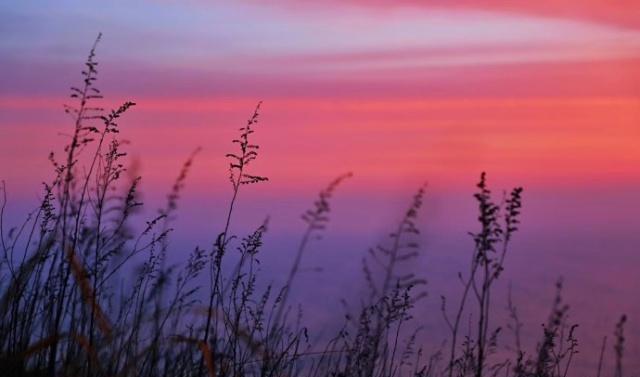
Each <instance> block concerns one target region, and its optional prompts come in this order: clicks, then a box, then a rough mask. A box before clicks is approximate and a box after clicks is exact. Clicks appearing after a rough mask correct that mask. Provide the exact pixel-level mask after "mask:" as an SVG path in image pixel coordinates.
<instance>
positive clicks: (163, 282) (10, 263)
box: [0, 37, 626, 377]
mask: <svg viewBox="0 0 640 377" xmlns="http://www.w3.org/2000/svg"><path fill="white" fill-rule="evenodd" d="M99 39H100V38H99V37H98V39H97V40H96V43H95V44H94V46H93V47H92V48H91V51H90V53H89V56H88V58H87V60H86V62H85V66H84V70H83V71H82V80H81V82H80V86H78V87H72V88H71V95H70V100H71V103H70V104H69V105H67V106H65V111H66V113H67V114H68V115H69V116H70V118H71V123H72V129H71V134H70V136H69V140H68V142H67V144H66V145H65V146H64V148H63V150H62V153H61V154H58V153H53V152H52V153H51V154H50V155H49V160H50V161H51V163H52V167H53V173H54V174H53V178H52V179H51V180H50V181H49V182H48V183H45V184H44V187H43V195H42V200H41V202H40V205H39V206H38V208H37V209H36V210H35V211H33V212H32V213H30V214H29V215H28V217H27V218H26V220H25V221H24V222H23V223H21V224H20V225H18V226H17V227H15V228H11V229H7V228H6V225H5V224H6V221H5V219H4V217H5V215H4V212H5V211H4V209H5V205H6V202H7V190H6V188H5V186H4V183H3V185H2V186H1V188H2V196H0V198H1V200H2V201H1V206H0V246H1V248H2V255H1V259H0V276H1V278H2V279H1V280H0V374H1V375H2V376H50V377H54V376H78V377H81V376H84V377H94V376H95V377H116V376H122V377H125V376H132V377H133V376H136V377H152V376H209V377H214V376H216V377H225V376H236V377H239V376H270V377H275V376H298V375H300V376H334V377H338V376H345V377H347V376H362V377H391V376H416V377H418V376H420V377H427V376H448V377H452V376H475V377H481V376H498V375H501V376H514V377H529V376H531V377H533V376H536V377H543V376H544V377H546V376H549V377H565V376H567V375H568V374H569V373H570V367H571V363H572V360H573V356H574V355H575V354H576V353H577V352H578V341H577V339H576V332H575V330H576V327H577V326H576V325H573V324H568V323H567V311H568V306H567V305H566V304H564V303H563V301H562V297H561V295H560V293H561V287H562V286H561V283H558V294H557V297H556V300H555V301H554V303H553V305H552V311H551V314H550V316H549V319H548V321H547V323H546V324H545V325H544V326H543V332H542V334H541V340H540V342H539V344H538V347H537V349H535V350H531V351H525V350H523V349H522V345H521V341H520V328H521V327H522V323H521V322H520V320H519V318H518V311H517V310H516V308H515V306H514V305H513V302H512V301H511V297H509V314H510V319H511V321H512V323H510V324H508V325H507V328H508V329H511V330H512V331H513V332H514V333H515V335H516V336H515V339H516V346H515V349H514V354H513V355H512V356H510V357H506V358H505V356H504V354H499V353H497V352H496V349H497V347H498V346H497V343H498V337H499V336H500V333H501V329H502V327H499V326H496V325H495V324H493V323H492V322H491V308H492V307H493V301H492V300H493V292H494V284H495V282H496V281H497V280H498V279H499V277H500V276H501V273H502V271H503V270H504V268H505V261H506V257H507V255H508V253H509V244H510V240H511V239H512V237H513V236H514V234H515V233H516V232H517V230H518V225H519V216H520V209H521V206H522V193H523V190H522V188H515V189H513V190H512V191H511V192H510V194H509V195H508V196H507V197H506V198H505V200H503V201H502V202H501V203H497V202H495V201H494V199H493V198H492V194H491V191H490V189H489V186H488V183H487V179H486V175H485V174H484V173H483V174H482V175H481V177H480V181H479V183H478V185H477V193H476V194H475V199H476V201H477V204H478V223H479V230H478V231H477V232H476V233H472V237H473V241H474V247H473V252H472V253H471V255H470V263H469V270H468V272H467V273H466V274H460V275H459V276H458V278H459V280H460V282H461V283H462V285H461V287H462V291H461V293H460V297H459V298H457V299H456V303H457V306H456V307H454V308H453V309H450V308H448V307H447V303H449V302H451V299H448V298H444V297H443V298H442V314H443V316H444V319H445V323H446V326H448V329H449V330H450V337H449V339H448V341H447V343H446V344H445V345H444V346H443V347H442V348H441V349H439V350H435V351H434V352H428V351H427V350H425V349H424V348H423V347H422V346H421V345H420V344H419V341H418V339H419V332H420V331H421V327H420V325H419V318H414V317H415V316H416V314H419V316H418V317H420V316H423V313H416V309H415V304H416V302H417V301H419V300H421V299H422V298H423V297H425V296H426V289H425V288H426V280H425V279H424V278H423V277H421V276H419V275H416V274H415V273H413V272H407V271H411V269H410V268H407V266H409V267H410V265H411V264H412V263H413V262H415V261H416V258H418V256H419V253H420V245H419V244H418V239H419V237H418V236H419V233H420V230H419V227H418V225H417V220H418V217H419V214H420V210H421V207H422V204H423V201H424V200H426V199H425V195H426V192H427V191H426V190H427V188H426V185H425V186H423V187H420V188H419V189H418V191H417V192H416V194H415V195H414V196H413V198H412V200H411V201H410V203H409V206H408V208H407V210H406V211H405V212H404V215H403V216H402V218H401V220H400V221H399V223H398V224H397V225H396V227H395V228H394V229H393V230H392V232H391V233H390V235H389V237H388V239H387V240H386V242H384V243H382V244H379V245H377V246H375V247H373V248H371V249H370V250H369V252H368V253H367V254H366V255H365V256H364V257H363V264H362V266H363V286H364V287H365V288H366V292H367V293H366V294H364V295H363V297H362V299H361V302H360V303H359V304H358V305H357V306H356V307H353V306H351V307H349V306H347V310H346V313H345V314H346V315H345V322H344V324H343V325H342V327H341V329H340V331H339V332H338V333H337V334H335V337H333V338H332V339H330V340H329V341H328V342H326V343H325V344H311V342H310V340H309V339H310V338H309V335H308V333H309V332H310V331H312V329H308V328H307V327H305V326H304V325H303V321H304V318H302V317H301V315H299V314H298V315H294V314H292V310H293V309H292V305H291V303H290V302H289V297H290V292H291V290H292V289H293V288H294V287H295V282H296V276H297V274H298V272H299V267H300V264H301V261H302V259H303V257H304V255H305V252H306V249H307V246H308V244H309V243H310V242H312V241H313V240H315V239H317V238H318V237H319V236H320V235H321V234H322V232H323V231H324V230H325V228H326V226H327V224H328V222H329V220H330V219H329V214H330V210H331V200H332V197H333V196H334V195H335V193H336V191H337V190H338V189H339V186H340V185H341V184H342V182H343V181H344V180H346V179H347V178H349V177H351V174H350V173H348V174H344V175H340V176H338V177H337V178H336V179H335V180H333V181H331V182H330V183H329V185H328V186H327V187H326V188H325V189H323V190H322V191H321V192H320V194H319V196H318V198H317V199H316V201H315V202H313V205H312V207H311V208H310V209H309V210H308V211H307V212H305V213H304V214H303V220H304V221H305V222H306V224H307V228H306V230H305V232H304V233H303V234H302V237H301V239H300V243H299V246H298V249H297V251H296V254H295V258H294V260H293V261H292V263H291V267H290V270H289V273H288V275H287V277H286V281H285V284H284V286H282V287H274V286H272V285H266V286H261V285H259V284H258V283H257V282H258V276H257V274H258V258H259V256H260V252H261V250H262V246H263V236H264V234H265V233H266V232H267V231H268V229H269V222H268V219H266V220H264V221H263V222H262V223H260V224H259V225H257V227H256V228H255V230H254V231H253V232H251V233H250V234H247V235H244V236H239V235H234V234H233V231H232V229H233V224H234V213H235V206H236V204H237V202H238V200H239V198H240V192H241V191H244V190H245V189H253V187H251V186H255V185H258V184H262V183H264V182H266V181H267V180H268V179H267V177H265V176H262V175H257V174H256V173H254V172H253V171H251V170H250V169H252V168H253V165H252V162H253V161H254V160H256V159H257V158H258V157H259V146H258V145H257V144H255V143H254V142H253V136H252V135H253V133H255V132H256V131H257V130H258V127H257V126H258V120H259V115H260V103H259V104H258V105H257V106H256V108H255V110H254V112H253V113H252V115H251V116H250V117H249V120H248V121H247V123H246V125H245V126H244V127H242V128H240V129H239V135H238V137H237V139H234V140H233V141H232V145H233V146H234V148H235V151H233V152H231V153H228V154H226V157H227V158H228V159H229V180H230V183H231V196H230V199H229V202H228V209H227V211H226V215H225V222H224V226H223V229H222V230H220V231H219V232H218V236H217V237H216V238H215V240H212V241H213V242H212V246H211V247H210V248H201V247H199V246H196V247H194V249H193V250H192V251H191V253H190V254H189V256H188V257H187V259H186V260H185V261H183V264H182V265H180V266H167V263H166V262H167V261H166V259H167V254H168V252H169V250H168V249H169V247H170V246H169V243H168V242H167V239H168V237H169V235H170V234H171V232H172V228H171V222H172V219H173V218H174V217H175V213H176V211H177V209H178V203H179V199H180V194H181V191H182V189H183V187H184V185H185V182H186V181H187V178H188V173H189V169H190V167H191V166H192V164H193V162H194V159H195V158H196V155H197V152H198V150H196V151H195V152H194V153H193V154H192V155H191V156H189V157H188V159H187V160H186V162H185V163H184V165H183V167H182V169H181V171H180V172H179V174H178V177H177V179H176V181H175V183H174V185H173V187H172V188H171V189H170V191H169V194H168V196H167V203H166V206H165V207H164V208H163V209H161V210H160V211H159V212H158V214H157V215H156V216H154V217H152V218H149V219H147V220H146V223H144V224H143V226H141V227H140V226H139V224H138V226H134V225H136V224H135V221H139V219H140V218H141V217H140V216H141V215H140V214H139V213H138V210H139V209H140V207H141V206H142V203H141V202H140V199H139V198H140V196H139V193H138V186H139V183H140V180H141V178H140V177H136V176H134V175H132V174H131V172H128V171H127V168H126V166H127V163H126V157H127V152H126V150H124V147H125V145H126V144H125V143H123V142H122V141H121V139H120V138H119V135H120V131H121V129H120V126H119V121H120V119H121V117H123V116H125V115H126V114H127V113H128V112H129V111H130V110H132V108H133V107H134V106H135V103H133V102H129V101H127V102H124V103H123V104H122V105H121V106H119V107H118V108H116V109H114V110H105V109H103V108H101V107H100V106H99V105H98V103H99V100H100V99H101V98H102V94H101V92H100V90H99V89H98V87H97V78H98V62H97V61H96V58H95V56H96V45H97V43H98V41H99ZM134 215H136V216H134ZM135 229H140V231H136V230H135ZM225 266H226V267H225ZM229 266H231V267H229ZM129 273H132V274H133V276H132V277H127V276H128V274H129ZM199 278H201V279H199ZM202 281H208V285H206V286H203V285H201V284H200V283H199V282H202ZM467 316H469V317H467ZM466 318H470V320H469V321H468V322H467V321H465V320H466ZM625 322H626V317H622V318H621V320H620V322H619V323H618V325H617V326H616V328H615V334H614V335H615V339H616V340H615V345H614V350H615V356H616V368H615V371H614V377H622V376H623V374H622V371H623V368H622V359H623V353H624V333H623V330H624V324H625ZM602 349H603V352H602V355H601V357H600V366H599V367H598V371H597V375H598V376H600V375H601V365H602V358H603V355H604V349H605V342H603V348H602ZM594 374H595V373H594Z"/></svg>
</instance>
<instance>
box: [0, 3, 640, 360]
mask: <svg viewBox="0 0 640 377" xmlns="http://www.w3.org/2000/svg"><path fill="white" fill-rule="evenodd" d="M317 3H318V2H310V1H293V0H289V1H272V2H263V1H233V2H232V1H229V2H226V1H225V2H223V1H204V0H202V1H155V2H154V1H111V2H108V3H107V2H95V1H66V0H65V1H56V2H45V1H28V2H27V1H5V2H2V3H1V4H0V179H3V180H5V181H6V183H7V189H8V192H9V195H10V199H12V200H13V201H12V202H11V203H10V205H11V206H10V208H9V209H10V210H12V211H13V213H19V212H20V210H22V209H24V208H28V207H29V206H30V205H33V204H34V203H36V199H37V198H38V197H39V195H40V185H39V183H40V182H41V181H43V180H45V179H47V178H48V177H49V176H50V173H49V170H50V167H49V164H48V162H47V159H46V156H47V153H48V151H49V150H51V149H53V148H56V146H60V145H62V143H64V141H65V136H64V132H65V130H68V127H69V124H68V122H67V118H66V117H65V114H64V113H63V111H62V104H63V103H65V101H66V96H67V92H68V88H69V86H71V85H74V84H75V83H77V82H78V80H79V72H80V70H81V68H82V62H83V59H84V58H85V57H86V54H87V50H88V48H89V46H90V45H91V42H92V41H93V40H94V38H95V36H96V35H97V34H98V32H102V33H104V38H103V41H102V42H101V43H100V45H99V48H98V60H99V62H100V78H99V85H100V87H101V88H102V89H103V92H104V93H105V95H106V97H107V100H106V101H105V103H106V105H109V106H115V105H117V103H118V102H122V101H125V100H133V101H135V102H137V103H138V106H136V108H134V109H133V110H132V112H131V113H130V114H127V115H128V116H127V117H126V119H124V120H123V122H122V128H123V134H124V135H125V136H126V138H128V139H129V140H130V141H131V145H130V146H129V149H130V155H131V157H132V159H133V161H135V164H136V166H138V169H139V172H140V174H142V175H143V177H144V178H143V190H144V192H145V198H146V201H147V203H149V205H150V206H152V207H154V208H155V207H159V206H160V205H161V203H162V200H163V198H164V195H165V194H166V192H167V191H168V189H169V188H170V186H171V183H172V180H173V179H174V178H175V176H176V175H177V173H178V171H179V168H180V166H181V164H182V162H183V161H184V160H185V159H186V157H187V156H188V155H189V153H190V152H191V151H192V150H193V149H194V148H195V147H197V146H201V147H203V152H202V153H201V154H200V155H199V156H198V158H197V160H196V162H195V165H194V169H193V171H192V174H191V176H190V178H189V181H188V186H187V188H186V190H185V193H184V200H183V202H182V204H181V208H182V212H181V213H180V217H179V219H178V222H177V226H176V227H177V228H178V230H177V231H176V235H175V239H174V241H173V242H175V244H176V245H177V246H178V248H184V249H185V250H189V249H190V248H191V246H192V245H195V244H200V245H207V243H208V242H210V241H211V239H212V238H213V235H214V234H216V233H215V232H216V229H219V228H220V227H219V225H220V223H221V222H222V220H223V219H222V215H221V213H222V211H223V209H224V205H225V203H226V200H227V199H228V198H227V196H228V195H227V194H228V191H229V187H228V181H227V177H226V175H225V172H226V164H227V161H226V160H225V158H224V155H225V153H226V152H227V151H228V150H229V148H231V144H230V140H231V139H232V138H233V135H234V133H235V131H236V128H237V127H238V126H241V125H242V124H243V122H244V120H245V119H246V118H247V117H248V116H249V115H250V113H251V111H252V109H253V106H255V103H256V102H257V101H258V100H262V101H264V105H263V111H262V117H261V123H260V130H259V132H258V134H257V139H258V141H259V143H260V144H261V145H262V155H261V160H260V161H259V162H258V163H257V164H256V166H255V167H256V169H257V170H258V171H259V172H260V173H261V174H264V175H267V176H269V177H270V182H269V183H268V184H266V185H264V186H263V187H249V188H248V189H247V190H246V194H245V193H243V197H242V198H241V206H240V208H239V211H240V216H239V217H238V221H237V223H236V227H237V229H236V231H237V232H238V233H242V232H243V231H246V230H248V229H250V228H252V227H255V226H257V225H258V223H259V222H261V221H262V218H263V217H264V216H266V215H268V214H269V215H271V216H272V232H271V235H270V237H271V238H270V239H269V240H270V241H269V242H270V244H268V248H267V250H268V252H269V253H270V254H271V255H265V256H263V258H264V260H265V269H266V270H267V271H268V272H269V273H270V274H272V275H271V276H272V278H273V279H274V280H276V281H277V280H278V276H279V272H281V271H282V268H283V267H282V266H283V265H287V262H288V260H289V258H290V256H291V255H292V253H293V248H294V246H295V240H296V237H297V235H298V234H300V232H301V230H302V227H303V224H302V223H301V222H300V221H299V220H298V218H299V214H300V213H301V212H302V211H303V210H304V209H305V208H306V206H307V205H308V204H309V203H311V201H312V199H313V197H314V195H315V193H316V192H317V191H318V190H319V189H320V188H321V187H322V186H323V185H324V184H325V183H326V182H328V181H329V180H330V179H331V178H333V177H334V176H336V175H338V174H340V173H342V172H345V171H353V172H354V173H355V177H354V178H353V179H352V180H351V181H350V182H348V183H346V184H345V185H344V187H343V188H342V190H340V192H339V194H338V195H337V197H336V202H335V211H334V221H333V222H332V224H331V226H330V228H329V232H328V234H327V236H326V238H325V240H324V241H322V242H321V243H318V244H316V245H315V246H314V249H313V250H312V253H311V254H310V256H309V259H308V262H307V263H308V266H309V267H313V268H315V267H321V268H323V269H324V271H325V272H324V273H309V274H307V275H308V276H307V275H305V276H304V277H303V279H302V280H303V284H304V285H305V287H309V290H310V291H311V292H316V293H317V294H320V295H325V296H326V299H325V300H323V301H322V302H317V301H316V302H311V303H307V304H308V306H309V310H308V312H309V313H308V315H309V317H310V318H315V319H316V320H317V321H318V322H322V321H325V320H326V321H328V320H329V319H328V318H330V317H331V316H332V315H333V316H335V315H336V314H337V313H340V311H341V307H340V305H339V304H338V298H337V297H339V296H341V295H342V296H348V295H350V294H351V295H357V289H353V290H352V293H345V292H347V291H349V288H353V287H358V286H359V285H360V284H361V276H360V267H359V262H360V258H361V257H362V255H363V253H364V251H366V248H367V247H368V246H370V245H372V244H374V243H375V242H377V241H379V240H380V239H382V237H383V235H384V234H385V232H386V230H387V229H390V228H391V226H392V225H393V223H394V221H396V220H397V219H398V216H399V215H400V214H401V211H402V209H403V208H404V207H403V206H404V205H405V204H406V203H408V201H409V198H410V195H411V194H412V193H413V191H414V189H416V188H417V187H418V185H419V184H421V183H422V182H423V181H425V180H427V181H428V182H429V189H428V194H427V200H426V208H425V211H424V214H423V217H422V219H423V221H422V224H421V225H422V227H423V229H424V245H425V256H424V258H423V259H422V260H421V262H422V263H423V264H422V265H420V266H416V269H417V270H418V271H422V272H424V273H425V274H426V275H427V276H426V277H427V278H428V279H429V281H430V284H429V288H428V289H429V292H430V297H429V298H428V299H427V302H426V303H425V306H426V307H428V308H430V309H431V311H430V312H428V313H432V314H429V316H428V318H424V320H425V321H426V323H428V324H429V327H428V329H429V331H431V332H432V334H439V332H438V331H439V330H438V329H439V328H441V327H442V325H443V323H442V321H441V319H440V317H439V315H438V313H437V307H438V304H439V299H438V297H439V295H440V294H441V293H446V294H451V295H455V292H456V280H455V275H456V273H457V272H458V271H459V270H460V269H462V268H463V266H464V263H465V261H466V255H467V254H466V252H468V250H469V248H470V247H471V240H470V239H468V236H467V235H466V234H467V233H466V232H467V231H472V230H474V229H475V225H474V217H475V212H474V203H473V199H472V196H471V194H472V192H473V187H474V186H473V185H474V183H475V182H476V180H477V179H478V177H479V174H480V172H481V171H487V172H488V173H489V180H490V184H491V185H492V186H493V187H494V188H495V189H496V190H495V192H496V193H497V194H499V193H500V192H501V190H503V189H508V188H510V187H512V186H516V185H523V186H524V187H525V196H524V199H525V207H524V217H523V230H522V232H521V233H520V234H519V235H518V236H517V237H516V240H515V244H514V249H513V254H512V255H511V256H510V260H509V261H508V263H507V270H508V272H507V274H506V275H505V279H504V281H503V284H504V287H506V286H507V284H508V282H509V281H512V284H513V289H514V292H515V293H520V297H521V298H522V301H521V302H516V303H517V304H519V305H520V306H521V307H522V311H523V312H527V313H532V314H531V315H530V318H526V320H528V321H529V323H528V325H529V328H530V331H531V334H537V331H539V327H538V325H539V323H542V322H543V321H544V320H545V319H546V317H545V316H546V313H547V307H548V304H549V303H550V302H551V299H552V294H553V283H554V281H555V279H556V278H557V277H559V276H561V275H562V276H563V277H564V278H565V283H566V287H567V290H566V298H567V300H568V301H569V302H570V303H571V304H572V305H573V308H574V309H575V311H574V315H575V318H576V321H578V322H580V323H581V333H580V334H579V335H580V336H581V339H583V341H582V344H584V345H585V351H584V356H582V354H581V357H582V361H581V362H582V363H583V365H589V364H590V363H592V362H593V361H592V360H595V358H594V357H593V352H594V350H596V349H597V347H598V346H599V344H600V338H601V336H602V335H605V334H609V333H610V332H611V330H612V329H613V326H614V324H615V321H616V320H617V318H618V316H619V314H621V313H623V312H624V313H626V314H628V315H629V316H630V327H629V331H630V333H629V335H630V336H629V339H630V343H629V351H628V352H629V359H630V360H632V359H633V358H634V355H635V357H636V360H640V344H639V343H638V341H637V339H640V325H639V324H640V302H639V300H638V289H639V288H640V277H639V276H640V274H638V271H639V269H640V220H639V219H640V217H638V213H640V148H639V145H640V144H639V141H640V64H639V63H640V11H638V9H640V8H639V7H638V6H637V4H635V5H634V3H635V2H634V1H604V0H600V1H598V0H589V1H584V2H581V3H580V4H579V5H578V4H577V3H578V2H569V1H550V0H542V1H537V2H515V1H496V0H480V1H470V0H469V1H468V0H463V1H457V2H455V3H456V5H455V6H453V5H448V4H449V2H437V1H431V0H429V1H417V0H416V1H377V0H373V1H364V0H351V1H326V2H320V4H317ZM518 4H522V5H518ZM178 259H180V256H179V255H177V256H176V260H178ZM327 271H331V272H327ZM504 287H503V288H504ZM353 297H355V296H353ZM302 301H304V299H302ZM502 314H504V316H505V317H506V312H505V313H501V314H500V315H502ZM434 337H435V336H434ZM634 339H635V340H634ZM438 342H439V339H438V341H436V342H434V343H435V344H437V343H438ZM636 366H638V364H636Z"/></svg>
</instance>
